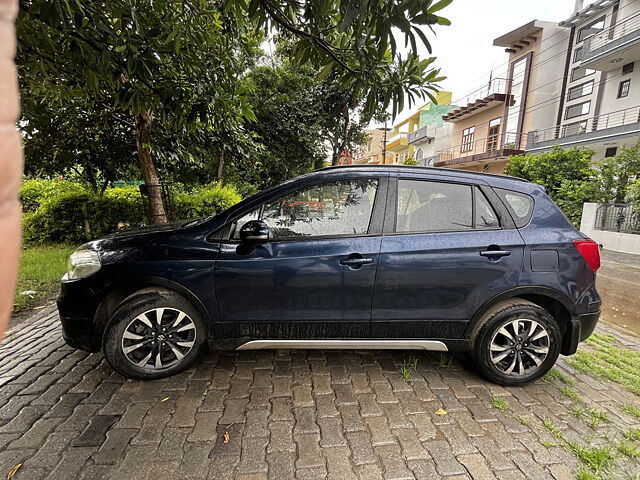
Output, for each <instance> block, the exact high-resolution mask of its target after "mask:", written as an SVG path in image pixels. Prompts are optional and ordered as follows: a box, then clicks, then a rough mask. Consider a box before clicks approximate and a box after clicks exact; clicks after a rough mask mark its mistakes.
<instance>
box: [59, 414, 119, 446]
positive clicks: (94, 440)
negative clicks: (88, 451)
mask: <svg viewBox="0 0 640 480" xmlns="http://www.w3.org/2000/svg"><path fill="white" fill-rule="evenodd" d="M118 418H119V417H118V416H116V415H96V416H94V417H91V419H89V425H88V426H87V428H86V429H85V430H84V431H83V432H82V434H81V435H80V436H79V437H78V438H76V439H75V440H74V441H73V442H72V443H71V445H72V446H74V447H89V446H100V445H102V444H103V443H104V441H105V435H106V433H107V431H108V430H109V429H110V428H111V427H112V426H113V424H114V423H116V422H117V421H118Z"/></svg>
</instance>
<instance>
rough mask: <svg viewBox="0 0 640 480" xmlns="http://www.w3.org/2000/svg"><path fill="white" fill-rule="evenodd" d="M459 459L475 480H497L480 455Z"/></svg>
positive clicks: (459, 457) (460, 457) (464, 456)
mask: <svg viewBox="0 0 640 480" xmlns="http://www.w3.org/2000/svg"><path fill="white" fill-rule="evenodd" d="M457 459H458V461H459V462H460V463H462V464H463V465H464V466H465V467H466V469H467V470H468V471H469V474H471V478H473V479H474V480H495V478H496V477H495V475H494V474H493V472H492V471H491V469H490V468H489V465H487V462H486V461H485V459H484V457H483V456H482V455H480V454H479V453H476V454H470V455H458V457H457Z"/></svg>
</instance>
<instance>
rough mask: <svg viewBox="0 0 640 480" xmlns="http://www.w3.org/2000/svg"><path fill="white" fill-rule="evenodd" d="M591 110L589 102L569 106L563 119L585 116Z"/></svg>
mask: <svg viewBox="0 0 640 480" xmlns="http://www.w3.org/2000/svg"><path fill="white" fill-rule="evenodd" d="M590 108H591V100H589V101H587V102H582V103H576V104H575V105H569V106H568V107H567V110H566V112H565V115H564V118H565V119H567V118H574V117H579V116H580V115H586V114H587V113H589V109H590Z"/></svg>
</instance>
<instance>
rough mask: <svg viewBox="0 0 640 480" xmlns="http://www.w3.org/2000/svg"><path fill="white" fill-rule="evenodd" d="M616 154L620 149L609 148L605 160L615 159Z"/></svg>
mask: <svg viewBox="0 0 640 480" xmlns="http://www.w3.org/2000/svg"><path fill="white" fill-rule="evenodd" d="M616 153H618V147H607V149H606V150H605V151H604V158H611V157H615V156H616Z"/></svg>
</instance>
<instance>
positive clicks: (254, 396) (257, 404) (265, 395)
mask: <svg viewBox="0 0 640 480" xmlns="http://www.w3.org/2000/svg"><path fill="white" fill-rule="evenodd" d="M271 392H272V388H271V387H270V386H269V387H251V390H250V393H249V403H247V408H262V407H269V408H270V407H271V401H270V398H271Z"/></svg>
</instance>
